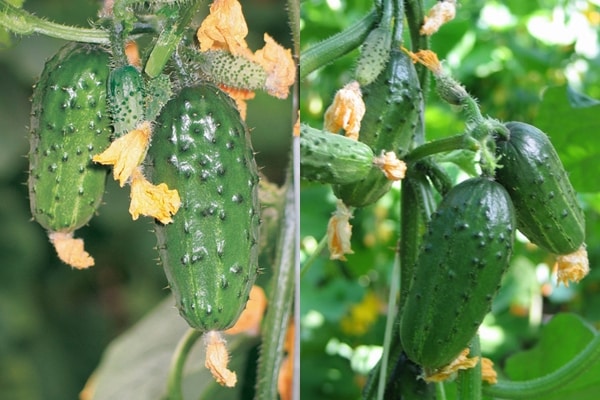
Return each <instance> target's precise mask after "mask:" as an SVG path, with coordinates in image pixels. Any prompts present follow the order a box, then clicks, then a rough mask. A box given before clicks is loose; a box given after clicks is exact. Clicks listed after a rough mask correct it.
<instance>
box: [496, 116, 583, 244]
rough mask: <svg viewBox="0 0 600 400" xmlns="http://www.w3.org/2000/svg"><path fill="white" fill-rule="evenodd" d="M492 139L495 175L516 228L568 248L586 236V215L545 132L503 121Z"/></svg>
mask: <svg viewBox="0 0 600 400" xmlns="http://www.w3.org/2000/svg"><path fill="white" fill-rule="evenodd" d="M506 127H507V128H508V129H509V131H510V137H509V138H502V137H501V138H499V139H498V140H497V143H496V144H497V147H496V153H497V155H498V156H500V161H499V162H500V164H501V166H502V167H501V168H499V169H497V170H496V179H497V180H498V182H500V183H501V184H502V185H504V187H505V188H506V190H508V193H509V194H510V196H511V198H512V200H513V203H514V205H515V209H516V211H517V223H518V226H517V227H518V228H519V230H520V231H521V232H523V234H524V235H525V236H527V238H528V239H529V240H531V242H532V243H535V244H536V245H538V246H540V247H542V248H544V249H546V250H548V251H551V252H553V253H556V254H569V253H572V252H574V251H575V250H577V249H578V248H579V247H580V246H581V245H582V244H583V242H584V240H585V219H584V215H583V211H582V209H581V207H580V206H579V204H578V203H577V198H576V196H575V191H574V190H573V186H572V185H571V182H570V181H569V177H568V176H567V173H566V172H565V169H564V167H563V165H562V163H561V161H560V158H559V157H558V154H556V150H554V147H553V146H552V143H550V140H549V139H548V136H546V134H545V133H544V132H542V131H540V130H539V129H537V128H536V127H534V126H531V125H528V124H525V123H522V122H508V123H506Z"/></svg>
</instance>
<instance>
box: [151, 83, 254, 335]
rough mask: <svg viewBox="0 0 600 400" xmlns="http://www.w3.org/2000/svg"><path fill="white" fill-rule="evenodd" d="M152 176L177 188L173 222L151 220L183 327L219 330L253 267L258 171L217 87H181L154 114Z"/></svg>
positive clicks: (236, 306) (239, 304) (237, 307)
mask: <svg viewBox="0 0 600 400" xmlns="http://www.w3.org/2000/svg"><path fill="white" fill-rule="evenodd" d="M148 154H149V156H150V157H151V160H152V161H151V162H152V165H153V167H152V169H153V171H152V176H153V179H154V181H156V182H164V183H166V184H167V186H168V187H169V188H173V189H177V191H178V192H179V196H180V197H181V208H180V209H179V211H178V212H177V214H176V215H175V216H174V217H173V223H171V224H168V225H162V224H156V234H157V238H158V248H159V252H160V258H161V261H162V264H163V267H164V270H165V273H166V276H167V279H168V282H169V285H170V287H171V290H172V291H173V294H174V296H175V301H176V304H177V308H178V309H179V311H180V313H181V315H182V316H183V318H185V320H186V321H187V322H188V323H189V324H190V326H192V327H194V328H197V329H200V330H224V329H227V328H229V327H230V326H232V325H233V324H234V323H235V321H236V320H237V318H238V316H239V314H240V313H241V312H242V310H243V309H244V307H245V304H246V301H247V300H248V294H249V292H250V289H251V287H252V284H253V282H254V280H255V277H256V273H257V270H258V261H257V260H258V228H259V226H258V224H259V204H258V194H257V187H258V181H259V178H258V171H257V168H256V164H255V161H254V153H253V151H252V146H251V143H250V139H249V136H248V130H247V129H246V126H245V125H244V123H243V122H242V120H241V119H240V115H239V113H238V111H237V109H236V108H235V105H234V104H233V102H232V100H231V99H230V98H229V97H228V96H227V95H226V94H225V93H224V92H222V91H221V90H220V89H218V88H217V87H216V86H213V85H210V84H201V85H199V86H196V87H186V88H184V89H182V90H181V91H180V92H179V93H178V94H177V95H176V96H175V97H174V98H173V99H171V100H170V101H169V102H168V103H167V104H166V105H165V106H164V108H163V110H162V112H161V113H160V115H159V116H158V118H157V121H156V126H155V131H154V136H153V141H152V146H151V147H150V150H149V153H148Z"/></svg>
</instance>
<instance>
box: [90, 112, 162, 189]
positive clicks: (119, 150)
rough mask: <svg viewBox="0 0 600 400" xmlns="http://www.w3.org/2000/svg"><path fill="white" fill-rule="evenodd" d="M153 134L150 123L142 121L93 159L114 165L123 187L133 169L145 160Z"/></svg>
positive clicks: (115, 176) (115, 174) (114, 172)
mask: <svg viewBox="0 0 600 400" xmlns="http://www.w3.org/2000/svg"><path fill="white" fill-rule="evenodd" d="M151 135H152V129H151V127H150V123H149V122H146V121H145V122H142V123H141V124H140V125H139V126H138V127H137V128H136V129H134V130H132V131H131V132H129V133H128V134H126V135H124V136H121V137H120V138H118V139H116V140H115V141H114V142H112V143H111V145H110V146H109V147H108V148H107V149H106V150H104V152H102V153H101V154H97V155H95V156H94V157H93V158H92V160H93V161H94V162H97V163H100V164H104V165H113V176H114V178H115V180H118V181H119V184H120V185H121V187H123V185H125V182H127V180H128V179H129V177H131V174H133V171H134V170H135V169H136V168H137V167H138V166H139V165H140V164H141V163H142V161H144V157H145V156H146V151H147V150H148V145H149V143H150V136H151Z"/></svg>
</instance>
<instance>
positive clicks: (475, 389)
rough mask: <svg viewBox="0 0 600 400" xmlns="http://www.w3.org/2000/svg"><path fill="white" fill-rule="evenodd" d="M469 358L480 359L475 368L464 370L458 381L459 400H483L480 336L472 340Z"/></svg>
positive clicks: (460, 373) (459, 374)
mask: <svg viewBox="0 0 600 400" xmlns="http://www.w3.org/2000/svg"><path fill="white" fill-rule="evenodd" d="M469 357H479V360H478V361H477V365H475V367H474V368H469V369H467V370H462V371H460V372H459V373H458V378H457V380H456V383H457V387H458V398H459V399H461V400H481V348H480V346H479V335H475V336H474V337H473V339H472V340H471V345H470V352H469Z"/></svg>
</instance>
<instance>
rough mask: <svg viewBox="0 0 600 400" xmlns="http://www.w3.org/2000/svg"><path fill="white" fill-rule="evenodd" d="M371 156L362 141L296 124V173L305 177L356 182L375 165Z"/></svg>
mask: <svg viewBox="0 0 600 400" xmlns="http://www.w3.org/2000/svg"><path fill="white" fill-rule="evenodd" d="M374 157H375V155H374V154H373V150H371V148H370V147H369V146H367V145H366V144H364V143H361V142H357V141H356V140H353V139H350V138H347V137H346V136H343V135H338V134H335V133H331V132H325V131H321V130H318V129H314V128H311V127H309V126H308V125H301V127H300V176H301V177H302V178H304V179H306V180H309V181H317V182H322V183H338V184H345V183H351V182H356V181H357V180H359V179H361V178H364V177H365V176H366V175H367V174H368V173H369V171H370V170H371V168H375V167H373V158H374ZM380 174H383V173H382V172H381V171H380Z"/></svg>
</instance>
